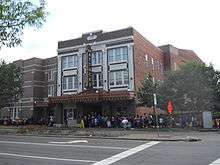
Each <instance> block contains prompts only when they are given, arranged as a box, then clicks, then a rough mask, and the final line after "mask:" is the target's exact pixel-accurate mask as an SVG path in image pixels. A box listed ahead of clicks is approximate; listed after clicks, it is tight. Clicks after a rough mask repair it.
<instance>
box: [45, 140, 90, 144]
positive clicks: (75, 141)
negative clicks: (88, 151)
mask: <svg viewBox="0 0 220 165" xmlns="http://www.w3.org/2000/svg"><path fill="white" fill-rule="evenodd" d="M49 143H52V144H74V143H88V141H87V140H72V141H68V142H49Z"/></svg>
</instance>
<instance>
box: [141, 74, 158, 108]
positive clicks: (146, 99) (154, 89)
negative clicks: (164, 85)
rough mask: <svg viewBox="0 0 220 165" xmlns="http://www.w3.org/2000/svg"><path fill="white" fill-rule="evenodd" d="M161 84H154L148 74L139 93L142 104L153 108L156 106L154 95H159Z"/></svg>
mask: <svg viewBox="0 0 220 165" xmlns="http://www.w3.org/2000/svg"><path fill="white" fill-rule="evenodd" d="M158 87H159V82H157V81H155V82H153V77H152V76H151V75H150V74H147V75H146V76H145V78H144V81H143V82H142V84H141V86H140V88H139V89H138V91H137V97H138V101H139V103H140V104H143V105H146V106H147V107H152V106H153V105H154V98H153V94H154V93H158Z"/></svg>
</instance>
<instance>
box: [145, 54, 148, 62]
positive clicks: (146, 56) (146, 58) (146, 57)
mask: <svg viewBox="0 0 220 165" xmlns="http://www.w3.org/2000/svg"><path fill="white" fill-rule="evenodd" d="M145 60H146V62H147V61H148V55H147V54H146V55H145Z"/></svg>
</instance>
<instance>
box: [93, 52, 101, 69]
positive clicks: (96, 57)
mask: <svg viewBox="0 0 220 165" xmlns="http://www.w3.org/2000/svg"><path fill="white" fill-rule="evenodd" d="M99 56H101V57H100V61H99ZM94 58H95V59H96V63H94V62H93V59H94ZM97 61H99V63H98V62H97ZM102 61H103V53H102V50H98V51H94V52H93V53H92V66H96V65H102Z"/></svg>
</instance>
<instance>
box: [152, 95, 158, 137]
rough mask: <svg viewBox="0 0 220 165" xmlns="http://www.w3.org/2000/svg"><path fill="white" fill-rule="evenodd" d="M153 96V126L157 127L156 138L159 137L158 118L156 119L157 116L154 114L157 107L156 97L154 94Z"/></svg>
mask: <svg viewBox="0 0 220 165" xmlns="http://www.w3.org/2000/svg"><path fill="white" fill-rule="evenodd" d="M153 95H154V106H153V108H154V115H155V120H156V121H155V124H156V127H157V136H158V137H159V125H158V117H157V114H156V106H157V96H156V93H154V94H153Z"/></svg>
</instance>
